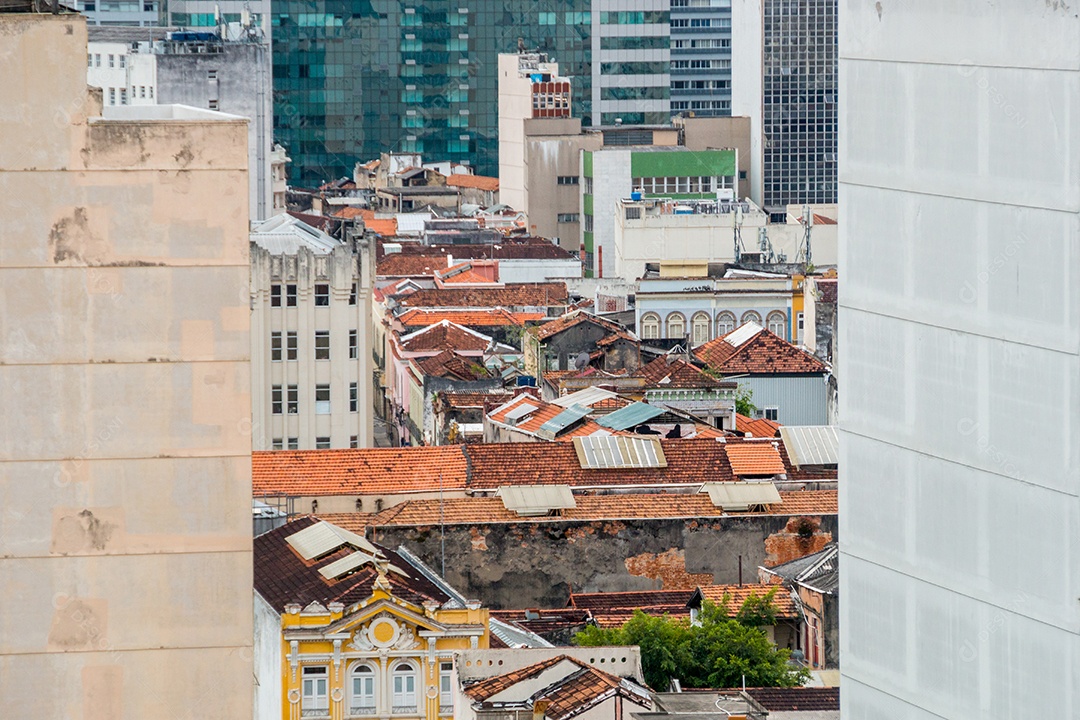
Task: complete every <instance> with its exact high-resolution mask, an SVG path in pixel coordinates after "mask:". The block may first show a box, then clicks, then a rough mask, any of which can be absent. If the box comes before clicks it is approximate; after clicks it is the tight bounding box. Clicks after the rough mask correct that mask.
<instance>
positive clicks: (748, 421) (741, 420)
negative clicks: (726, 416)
mask: <svg viewBox="0 0 1080 720" xmlns="http://www.w3.org/2000/svg"><path fill="white" fill-rule="evenodd" d="M779 428H780V423H778V422H776V421H775V420H766V419H765V418H756V419H755V418H751V417H747V416H745V415H740V414H739V413H735V430H737V431H738V432H742V433H750V435H752V436H753V437H756V438H757V437H768V438H771V437H776V431H777V430H778V429H779Z"/></svg>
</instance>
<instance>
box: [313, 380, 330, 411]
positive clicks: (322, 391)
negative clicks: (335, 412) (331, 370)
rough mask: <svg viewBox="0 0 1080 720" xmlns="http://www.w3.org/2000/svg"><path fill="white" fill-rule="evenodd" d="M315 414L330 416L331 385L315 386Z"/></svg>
mask: <svg viewBox="0 0 1080 720" xmlns="http://www.w3.org/2000/svg"><path fill="white" fill-rule="evenodd" d="M315 414H316V415H329V414H330V385H329V384H319V385H316V386H315Z"/></svg>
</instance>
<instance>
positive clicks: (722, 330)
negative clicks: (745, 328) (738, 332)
mask: <svg viewBox="0 0 1080 720" xmlns="http://www.w3.org/2000/svg"><path fill="white" fill-rule="evenodd" d="M737 327H739V319H738V318H737V317H735V313H733V312H731V311H729V310H724V311H723V312H721V313H719V314H718V315H717V316H716V337H721V336H723V335H727V334H728V333H729V332H733V331H734V330H735V328H737Z"/></svg>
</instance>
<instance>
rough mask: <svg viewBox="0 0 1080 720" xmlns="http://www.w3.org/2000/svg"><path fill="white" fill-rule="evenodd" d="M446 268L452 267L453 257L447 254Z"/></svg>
mask: <svg viewBox="0 0 1080 720" xmlns="http://www.w3.org/2000/svg"><path fill="white" fill-rule="evenodd" d="M446 267H454V256H453V255H450V254H447V256H446Z"/></svg>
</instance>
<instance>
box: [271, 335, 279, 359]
mask: <svg viewBox="0 0 1080 720" xmlns="http://www.w3.org/2000/svg"><path fill="white" fill-rule="evenodd" d="M270 362H281V333H280V332H272V333H270Z"/></svg>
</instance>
